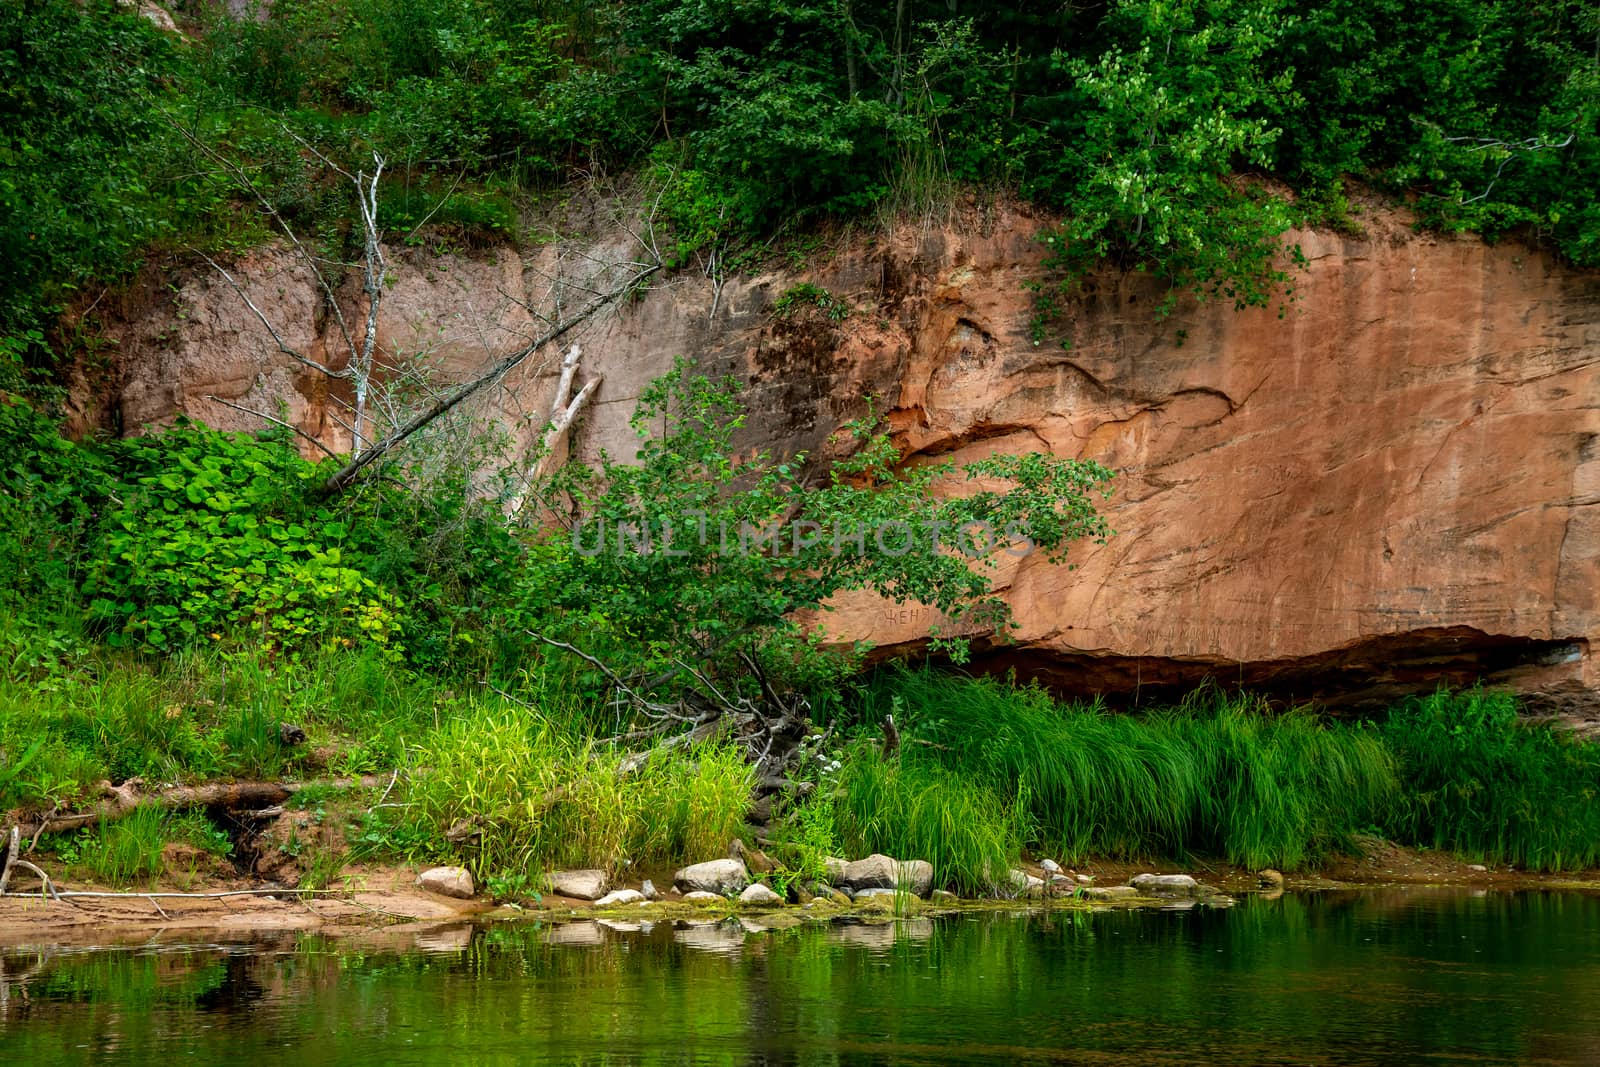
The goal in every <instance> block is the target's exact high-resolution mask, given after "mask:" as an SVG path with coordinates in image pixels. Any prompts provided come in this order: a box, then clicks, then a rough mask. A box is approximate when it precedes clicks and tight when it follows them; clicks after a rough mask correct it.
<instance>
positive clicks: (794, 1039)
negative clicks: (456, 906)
mask: <svg viewBox="0 0 1600 1067" xmlns="http://www.w3.org/2000/svg"><path fill="white" fill-rule="evenodd" d="M0 962H3V965H4V969H5V974H6V975H7V978H6V980H5V982H4V989H5V996H4V1001H3V1004H0V1055H3V1058H4V1059H5V1061H6V1062H17V1063H27V1064H31V1065H34V1067H47V1065H51V1064H68V1063H90V1062H94V1063H128V1064H134V1063H137V1064H164V1063H171V1062H178V1061H184V1062H198V1063H207V1064H223V1065H228V1067H253V1065H257V1064H273V1065H275V1067H283V1065H288V1067H314V1065H321V1064H361V1065H365V1064H375V1065H384V1067H388V1065H399V1064H413V1063H440V1062H459V1063H472V1064H489V1065H499V1064H527V1063H569V1062H572V1063H578V1062H581V1063H594V1064H609V1063H619V1064H620V1063H630V1064H631V1063H640V1064H657V1063H723V1064H745V1063H762V1062H767V1063H806V1064H813V1063H815V1064H831V1063H855V1062H906V1063H917V1062H929V1061H943V1062H953V1061H1002V1060H1003V1061H1012V1062H1019V1061H1020V1062H1041V1061H1061V1060H1065V1061H1071V1062H1077V1063H1217V1064H1238V1063H1314V1064H1324V1063H1326V1064H1362V1063H1418V1062H1427V1063H1473V1064H1480V1063H1516V1064H1537V1063H1563V1064H1565V1063H1600V899H1597V898H1595V897H1591V896H1586V895H1581V894H1575V893H1565V894H1562V893H1540V894H1492V895H1487V896H1473V895H1470V894H1466V893H1459V892H1442V891H1441V892H1423V891H1415V890H1411V891H1395V892H1386V891H1372V892H1364V893H1359V894H1342V893H1341V894H1333V893H1328V894H1320V895H1314V896H1290V897H1285V898H1283V899H1281V900H1275V901H1269V900H1265V899H1251V900H1245V901H1242V902H1241V904H1240V906H1238V907H1236V908H1233V909H1227V910H1205V909H1195V910H1192V911H1187V912H1104V913H1095V914H1090V913H1082V912H1053V913H1042V914H1035V915H1026V916H1025V915H1018V914H989V915H982V916H975V917H974V916H967V917H959V918H938V919H915V920H908V921H903V922H898V923H892V924H888V925H883V926H859V925H857V926H834V927H821V926H805V927H801V928H798V929H792V930H784V931H766V932H749V931H746V930H745V929H743V928H741V927H739V926H738V925H737V924H731V923H730V924H723V925H702V926H684V925H676V926H675V925H673V924H658V925H656V926H654V927H646V928H644V929H642V930H632V929H608V928H606V927H604V926H601V925H597V924H593V923H583V924H576V925H572V926H567V927H556V928H550V927H543V928H541V927H535V926H504V925H502V926H496V927H492V928H488V929H475V928H471V927H461V928H457V929H451V930H444V931H433V932H430V933H427V934H423V935H410V934H403V933H399V932H389V933H387V934H385V935H382V936H379V937H377V938H376V939H368V940H365V941H363V940H360V939H357V940H349V939H346V940H331V939H327V938H323V937H316V936H304V935H283V936H280V937H277V938H274V939H266V940H259V941H252V942H247V943H239V944H231V945H186V946H160V947H145V948H140V949H116V950H98V951H83V950H34V951H28V952H23V951H17V950H8V951H6V952H4V953H0Z"/></svg>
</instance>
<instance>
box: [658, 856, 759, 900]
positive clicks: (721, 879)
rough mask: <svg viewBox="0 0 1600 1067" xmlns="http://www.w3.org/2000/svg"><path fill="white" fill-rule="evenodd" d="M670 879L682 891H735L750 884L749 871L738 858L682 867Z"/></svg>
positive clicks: (708, 861)
mask: <svg viewBox="0 0 1600 1067" xmlns="http://www.w3.org/2000/svg"><path fill="white" fill-rule="evenodd" d="M672 879H673V882H674V883H675V884H676V885H677V887H678V889H679V890H680V891H682V892H684V893H693V892H701V893H728V892H734V893H737V892H738V891H739V890H741V889H743V888H744V887H745V886H747V885H749V884H750V872H749V871H747V870H745V866H744V864H743V863H741V862H740V861H739V860H732V859H729V860H707V861H706V862H705V863H695V864H691V865H689V866H688V867H685V868H683V870H681V871H679V872H677V873H676V874H674V875H673V876H672Z"/></svg>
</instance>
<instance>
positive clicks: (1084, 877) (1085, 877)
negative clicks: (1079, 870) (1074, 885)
mask: <svg viewBox="0 0 1600 1067" xmlns="http://www.w3.org/2000/svg"><path fill="white" fill-rule="evenodd" d="M1078 884H1079V885H1094V875H1092V874H1080V875H1078Z"/></svg>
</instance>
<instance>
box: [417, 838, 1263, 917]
mask: <svg viewBox="0 0 1600 1067" xmlns="http://www.w3.org/2000/svg"><path fill="white" fill-rule="evenodd" d="M729 851H730V855H729V856H727V857H725V858H720V859H713V860H706V861H703V862H700V863H692V864H689V865H688V866H686V867H682V868H680V869H679V870H677V871H676V872H675V873H674V874H673V879H672V889H673V891H674V892H675V893H676V894H678V896H677V898H676V902H681V903H688V904H701V905H723V904H726V905H731V906H734V907H740V908H777V907H782V906H784V905H786V904H798V905H802V906H805V907H814V906H816V905H817V904H819V903H821V904H827V905H833V906H837V907H850V906H854V907H861V908H868V909H880V910H881V909H886V908H887V909H894V908H896V907H897V906H898V902H899V900H900V899H901V898H904V899H908V900H909V899H913V898H915V899H918V900H930V901H932V902H934V903H937V904H942V905H950V904H955V903H959V902H960V900H961V898H960V897H959V896H957V895H956V894H955V893H952V892H950V891H949V890H948V889H946V888H944V887H942V886H936V885H935V873H934V868H933V865H932V864H931V863H929V862H928V861H926V860H900V859H896V858H894V857H893V856H886V855H883V854H882V853H873V854H872V855H870V856H867V857H865V858H863V859H858V860H846V859H842V858H838V857H831V856H830V857H827V858H826V859H825V860H824V861H823V869H824V871H825V877H824V878H822V879H818V880H816V881H813V882H809V883H806V884H801V883H800V882H799V881H798V880H795V879H781V880H773V879H770V878H768V876H769V875H770V874H771V873H772V872H773V870H774V867H775V865H774V864H773V863H772V861H771V860H769V859H768V858H767V857H766V856H765V855H763V854H762V853H760V852H756V851H747V850H746V849H744V848H743V847H742V846H741V845H739V844H737V843H736V844H735V846H734V847H733V848H731V849H730V850H729ZM1038 867H1039V870H1040V871H1041V872H1042V873H1043V875H1044V877H1039V876H1038V875H1035V874H1031V873H1029V872H1028V871H1026V870H1023V869H1022V868H1020V867H1019V868H1013V869H1011V870H1010V871H1008V872H1006V875H1005V876H1004V878H1002V879H1000V880H999V882H998V884H997V885H996V886H995V888H994V890H993V893H992V896H991V899H1001V900H1018V899H1027V900H1036V899H1044V898H1059V899H1075V900H1081V901H1087V902H1094V903H1133V902H1141V901H1142V902H1150V901H1155V902H1165V906H1168V907H1187V906H1191V905H1193V904H1195V903H1197V902H1204V903H1212V904H1218V903H1227V902H1228V898H1227V897H1225V896H1223V895H1222V894H1221V893H1220V892H1219V891H1218V890H1216V889H1214V888H1212V887H1210V886H1206V885H1203V884H1201V883H1200V882H1198V881H1196V880H1195V878H1194V877H1193V876H1191V875H1187V874H1155V873H1143V874H1137V875H1135V876H1133V877H1132V878H1130V879H1129V880H1128V884H1126V885H1112V886H1097V885H1095V884H1094V878H1093V877H1092V876H1090V875H1085V874H1077V873H1075V872H1073V871H1068V870H1064V869H1063V868H1062V867H1061V865H1060V864H1058V863H1056V862H1055V861H1054V860H1051V859H1045V860H1043V861H1041V862H1040V863H1039V865H1038ZM1282 878H1283V876H1282V875H1281V874H1279V873H1278V872H1277V871H1263V872H1262V882H1263V884H1265V885H1269V886H1274V887H1275V888H1278V889H1279V891H1281V886H1282ZM418 882H419V883H420V884H421V885H422V886H423V887H424V888H426V889H429V890H431V891H433V892H437V893H442V894H445V895H448V896H467V897H470V896H471V895H472V894H473V892H474V887H473V884H472V876H471V875H470V874H469V873H468V872H467V871H465V870H464V869H462V868H459V867H440V868H434V869H433V870H429V871H427V872H425V873H424V874H423V875H422V876H420V877H419V879H418ZM769 882H771V883H772V884H769ZM545 886H546V887H547V888H548V889H549V891H550V892H551V893H553V894H555V895H557V896H561V897H566V898H569V899H572V900H578V901H592V902H593V904H594V906H595V907H597V908H615V907H622V906H626V905H643V904H650V903H673V902H674V900H673V899H672V898H670V897H668V896H665V895H663V894H662V893H661V892H660V891H658V890H657V889H656V887H655V884H654V883H653V882H651V881H650V880H649V879H644V880H643V881H642V882H641V883H640V885H639V887H638V888H632V887H627V886H615V887H614V886H613V885H612V884H611V880H610V877H609V876H608V874H607V872H606V871H604V870H601V869H599V868H585V869H578V870H567V871H553V872H551V873H550V874H548V875H547V876H546V878H545Z"/></svg>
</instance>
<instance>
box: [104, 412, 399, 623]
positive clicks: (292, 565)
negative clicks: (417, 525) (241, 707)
mask: <svg viewBox="0 0 1600 1067" xmlns="http://www.w3.org/2000/svg"><path fill="white" fill-rule="evenodd" d="M115 452H116V453H117V459H118V463H119V466H121V467H122V469H123V471H124V472H125V478H126V481H127V482H128V483H129V485H128V488H127V489H126V490H125V492H126V496H124V497H123V498H121V500H120V502H119V503H118V505H117V506H116V508H115V510H114V511H113V512H112V513H111V514H110V515H109V516H108V517H107V528H108V532H107V533H106V535H105V539H104V542H103V547H102V551H103V552H104V559H103V562H102V565H101V567H100V569H99V570H98V571H97V572H96V573H95V574H94V575H93V577H92V578H91V580H90V581H89V583H88V585H87V592H88V593H89V594H90V595H91V597H92V600H91V603H90V606H89V615H90V617H91V618H92V619H93V620H95V621H96V622H98V623H100V624H102V625H104V626H106V627H107V628H108V634H107V637H108V640H109V641H110V642H111V643H113V644H126V645H131V646H133V647H138V648H145V649H151V650H163V651H164V650H169V649H172V648H175V647H178V646H180V645H184V644H188V643H191V642H193V641H195V640H197V639H204V638H207V637H210V638H211V639H215V640H220V639H221V638H222V636H223V634H224V633H228V632H231V631H232V630H234V629H236V628H245V629H248V630H251V631H254V632H255V633H256V634H257V635H258V636H259V639H260V641H261V643H262V644H263V645H265V646H266V647H268V648H274V649H282V650H285V651H291V652H293V651H298V650H301V649H304V648H307V647H311V646H313V645H318V644H320V645H328V644H330V643H334V644H344V645H350V644H354V643H356V642H369V643H372V644H375V645H378V646H382V647H393V648H394V649H395V651H396V654H398V637H399V631H400V615H401V609H402V606H401V605H400V604H399V602H398V601H397V600H396V598H395V597H393V596H392V595H390V594H389V593H387V592H386V591H384V590H381V589H379V588H378V587H377V586H376V584H375V583H374V582H373V581H372V580H371V579H370V578H368V577H366V576H365V575H363V574H362V573H361V572H360V571H359V570H357V569H355V568H353V567H350V566H348V565H346V564H345V563H344V562H343V560H342V557H341V550H340V548H339V547H338V542H340V541H342V540H343V539H344V538H345V536H346V532H347V530H346V526H345V524H344V523H343V522H342V521H340V518H339V516H337V515H336V514H335V513H333V512H331V511H326V510H322V511H310V510H308V509H306V508H305V507H304V506H303V505H302V504H301V503H300V501H301V500H303V499H305V498H308V497H309V496H310V495H311V489H312V487H313V486H314V485H315V482H314V480H313V479H314V477H315V468H313V467H312V466H311V465H309V464H306V463H304V462H303V461H301V460H300V458H299V457H298V456H297V455H295V453H294V452H293V451H292V450H291V449H289V448H287V447H286V446H284V445H282V444H281V443H277V442H274V441H272V440H268V441H265V442H263V441H260V440H256V439H252V438H249V437H246V436H244V435H237V434H219V433H212V432H210V431H208V430H206V429H204V428H203V427H192V426H186V425H180V426H178V427H176V428H174V429H172V430H169V431H167V432H166V433H164V434H161V435H160V436H158V437H152V438H135V439H132V440H130V441H126V442H121V443H120V444H119V445H118V446H117V448H116V449H115Z"/></svg>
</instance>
